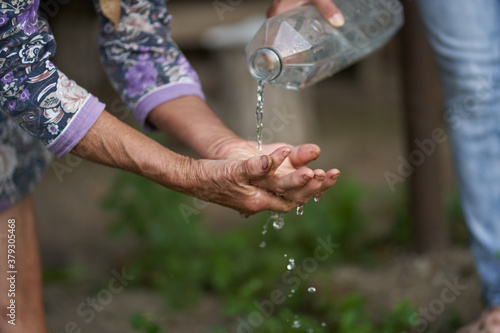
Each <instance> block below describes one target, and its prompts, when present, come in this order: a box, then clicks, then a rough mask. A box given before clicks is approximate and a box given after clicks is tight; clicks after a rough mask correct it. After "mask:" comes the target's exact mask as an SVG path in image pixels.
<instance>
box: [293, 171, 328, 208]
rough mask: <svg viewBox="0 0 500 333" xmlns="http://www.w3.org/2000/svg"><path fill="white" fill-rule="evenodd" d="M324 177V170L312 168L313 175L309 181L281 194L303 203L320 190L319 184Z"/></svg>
mask: <svg viewBox="0 0 500 333" xmlns="http://www.w3.org/2000/svg"><path fill="white" fill-rule="evenodd" d="M324 179H325V172H324V171H323V170H319V169H318V170H314V177H313V178H312V179H311V180H310V181H308V182H307V183H306V184H305V185H304V186H302V187H301V188H298V189H296V190H292V191H289V192H286V193H285V194H284V195H283V196H284V197H285V198H287V199H288V200H290V201H293V202H296V203H298V204H300V205H303V204H305V203H307V202H308V201H309V199H311V198H312V197H313V196H316V195H317V194H318V193H320V192H321V191H322V190H321V185H322V183H323V180H324Z"/></svg>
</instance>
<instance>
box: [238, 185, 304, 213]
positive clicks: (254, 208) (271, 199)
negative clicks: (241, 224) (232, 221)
mask: <svg viewBox="0 0 500 333" xmlns="http://www.w3.org/2000/svg"><path fill="white" fill-rule="evenodd" d="M295 206H296V204H295V203H293V202H292V201H290V200H287V199H285V198H283V197H280V196H276V195H275V194H274V193H272V192H269V191H266V190H263V189H257V191H256V192H255V194H254V195H253V196H252V197H250V198H248V199H247V200H246V201H245V203H244V204H243V207H244V210H243V211H244V212H245V213H246V214H254V213H256V212H259V211H263V210H269V211H273V212H289V211H291V210H292V209H293V208H295Z"/></svg>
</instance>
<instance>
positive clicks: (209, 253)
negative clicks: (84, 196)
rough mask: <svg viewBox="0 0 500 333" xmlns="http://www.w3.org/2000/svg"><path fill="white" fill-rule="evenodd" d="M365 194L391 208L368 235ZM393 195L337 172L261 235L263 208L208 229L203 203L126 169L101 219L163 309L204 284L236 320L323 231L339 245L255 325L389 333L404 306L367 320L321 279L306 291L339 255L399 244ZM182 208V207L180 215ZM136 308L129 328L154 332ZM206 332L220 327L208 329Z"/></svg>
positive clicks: (350, 298) (372, 254)
mask: <svg viewBox="0 0 500 333" xmlns="http://www.w3.org/2000/svg"><path fill="white" fill-rule="evenodd" d="M344 178H345V177H344ZM375 191H376V190H375ZM374 197H376V198H378V199H379V200H384V205H386V206H387V207H388V209H391V210H392V211H394V215H393V219H392V223H391V225H392V227H391V228H390V229H389V231H388V233H387V234H385V235H382V236H377V237H373V236H371V235H369V233H367V232H366V231H365V230H366V229H367V223H376V222H377V221H376V219H374V218H373V216H370V215H369V213H367V212H366V210H365V209H364V207H366V204H367V202H369V200H372V199H373V198H374ZM402 200H403V201H404V198H403V199H401V198H395V197H391V196H390V195H387V193H385V192H384V193H381V194H377V193H375V192H374V190H373V189H367V188H366V187H365V186H363V185H361V184H359V183H356V182H354V181H350V180H346V179H342V181H339V182H338V184H337V185H335V188H334V190H332V191H330V193H328V194H325V195H324V196H323V197H322V198H321V201H320V202H319V203H310V204H307V205H306V206H305V207H304V209H305V213H304V215H303V216H300V217H299V216H296V215H295V214H293V213H289V214H287V215H286V218H285V226H284V228H283V229H281V230H274V229H273V228H272V227H269V229H268V230H269V231H268V233H267V234H266V235H265V236H263V235H262V227H263V225H264V223H265V222H266V220H267V219H268V217H269V213H260V214H257V215H256V216H254V217H252V218H250V219H249V220H240V219H236V220H235V224H237V225H239V227H238V228H232V229H231V230H230V231H224V232H213V231H210V230H209V229H208V228H207V227H206V226H205V225H204V223H203V221H202V220H203V209H198V208H196V205H194V204H193V200H192V198H189V197H186V196H184V195H181V194H179V193H177V192H174V191H170V190H167V189H164V188H162V187H160V186H157V185H155V184H153V183H151V182H148V181H146V180H143V179H141V178H140V177H137V176H135V175H131V174H126V173H123V174H121V175H120V177H119V178H118V179H117V180H116V182H115V184H114V185H113V187H112V188H111V189H110V191H109V193H108V194H107V196H106V197H105V199H104V201H103V206H104V208H105V209H106V210H108V211H109V212H111V213H112V214H113V216H114V217H115V222H114V223H113V224H112V225H111V227H110V233H111V234H112V235H113V236H120V235H122V234H124V233H132V234H133V235H135V237H136V238H137V240H138V241H139V250H138V252H137V253H136V254H134V256H133V257H132V258H131V259H130V262H129V263H127V267H129V269H130V271H131V274H134V275H136V276H138V278H137V279H136V280H134V281H133V282H134V283H135V284H137V285H141V286H147V287H150V288H153V289H155V290H157V291H158V292H159V293H161V294H162V295H163V296H164V298H165V300H166V302H167V303H168V305H169V306H170V307H173V308H180V309H182V308H189V307H192V306H194V305H195V304H196V302H197V301H198V300H199V298H200V297H202V296H203V294H204V293H207V292H211V293H216V294H217V295H219V296H221V297H222V298H223V299H224V306H223V309H222V312H223V315H226V316H231V317H232V318H234V320H235V323H236V321H237V318H248V315H249V314H251V313H253V312H255V311H257V308H256V305H255V302H257V303H259V302H262V301H264V300H268V299H269V298H270V295H271V293H272V292H273V291H275V290H277V289H279V290H282V292H283V293H284V294H285V295H286V294H288V293H289V292H290V288H291V283H289V281H285V280H283V273H284V272H285V271H286V264H287V263H288V258H295V261H296V263H302V262H303V260H305V259H306V258H308V257H311V256H312V255H313V253H314V252H315V249H316V247H317V246H318V240H317V238H318V237H321V238H323V239H326V238H327V237H330V239H331V241H332V242H333V243H335V244H338V246H337V247H336V248H335V250H334V251H333V252H332V253H331V254H330V255H329V256H328V257H327V258H326V260H324V261H321V262H320V261H318V262H317V263H318V267H317V269H315V270H314V272H311V274H309V275H310V276H311V277H312V278H311V277H308V278H306V279H302V278H300V279H299V280H300V286H299V287H298V288H297V291H296V292H295V293H294V295H293V297H291V298H287V300H286V301H285V302H284V304H281V305H276V306H275V307H274V308H273V311H272V313H271V315H270V316H269V317H266V316H264V317H266V318H265V320H263V323H262V324H261V325H259V327H257V328H256V329H255V330H254V332H255V333H258V332H296V331H297V330H294V329H292V328H291V325H292V323H293V321H294V320H300V322H301V327H302V329H303V331H306V330H307V329H313V330H314V332H317V333H318V332H332V331H334V332H339V333H344V332H345V333H347V332H349V333H350V332H361V333H363V332H367V333H371V332H384V333H391V332H402V331H405V330H409V324H408V318H409V316H410V314H411V313H412V309H411V306H410V305H409V304H407V303H405V302H402V303H400V304H398V306H396V307H395V308H394V309H380V311H379V312H380V313H378V314H377V318H378V319H377V320H376V321H374V320H373V319H370V318H373V317H371V316H368V313H367V310H366V309H365V307H364V303H365V302H364V300H363V298H362V297H361V296H359V295H346V296H344V297H342V298H340V299H339V298H337V297H333V295H335V293H336V291H335V290H333V288H332V287H331V286H330V287H329V284H328V283H323V284H324V285H325V287H324V288H322V289H321V292H317V293H315V294H310V293H308V292H307V290H306V289H307V286H308V284H309V283H310V281H311V280H314V281H320V282H321V280H322V279H323V280H325V281H327V278H328V277H329V276H331V273H332V269H334V267H335V265H336V264H337V263H339V262H343V261H348V262H351V263H352V262H355V263H358V264H363V265H376V264H377V263H378V262H379V261H380V260H384V259H386V258H387V257H388V256H389V255H390V253H392V252H391V251H392V249H393V248H394V247H399V248H400V247H403V248H404V247H406V246H408V244H409V243H410V241H411V228H410V225H409V217H408V214H407V211H406V210H405V209H404V208H402V207H404V205H402V203H401V201H402ZM198 207H199V206H198ZM453 209H455V208H453ZM181 211H184V213H185V212H186V211H187V212H189V213H190V215H189V219H188V220H186V215H185V214H184V215H183V213H182V212H181ZM188 222H189V223H188ZM262 240H265V241H266V243H267V246H266V247H265V248H263V249H262V248H259V246H258V245H259V243H260V242H261V241H262ZM285 253H286V254H287V255H288V257H287V258H285V257H284V254H285ZM323 284H322V285H323ZM138 316H139V317H134V318H135V319H134V320H133V322H134V323H135V324H134V327H135V328H138V329H141V330H143V331H144V332H147V333H153V332H161V331H155V330H156V329H159V328H156V326H154V325H153V326H151V328H150V326H148V325H149V324H147V323H148V321H147V320H146V319H144V318H143V317H141V316H140V315H138ZM295 316H298V317H297V318H295ZM141 318H142V319H141ZM323 322H324V323H325V324H326V325H327V326H326V328H325V327H323V326H321V323H323ZM211 332H214V333H215V332H225V331H224V328H216V327H214V328H213V329H212V331H211Z"/></svg>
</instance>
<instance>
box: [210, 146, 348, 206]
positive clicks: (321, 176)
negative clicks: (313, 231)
mask: <svg viewBox="0 0 500 333" xmlns="http://www.w3.org/2000/svg"><path fill="white" fill-rule="evenodd" d="M256 145H257V144H256V142H254V141H245V140H232V141H228V142H225V143H223V144H221V146H220V147H219V148H218V150H217V152H216V155H215V156H216V158H217V159H219V158H221V159H235V160H245V159H248V158H252V157H253V156H255V155H260V154H270V155H273V154H276V152H278V151H282V150H285V151H290V154H289V155H288V158H285V159H284V161H283V162H282V163H274V164H273V165H272V166H271V169H270V170H269V172H268V173H267V174H266V175H265V176H264V177H259V178H255V179H251V180H250V184H252V185H255V186H258V187H259V188H262V189H265V190H267V191H270V192H273V193H276V194H277V195H278V196H279V197H282V198H284V199H286V200H288V201H291V202H294V203H295V204H300V205H303V204H305V203H306V202H307V201H309V200H310V199H311V198H312V197H319V196H320V195H322V194H323V193H324V192H325V191H326V190H327V189H328V188H330V187H331V186H333V185H334V184H335V182H336V180H337V178H338V176H339V175H340V171H339V170H337V169H330V170H328V171H324V170H322V169H316V170H312V169H310V168H308V167H307V166H306V165H307V164H308V163H309V162H311V161H313V160H315V159H316V158H318V157H319V155H320V154H321V150H320V148H319V147H318V146H317V145H314V144H306V145H301V146H291V145H288V144H284V143H273V144H268V145H263V146H262V151H261V152H257V150H256Z"/></svg>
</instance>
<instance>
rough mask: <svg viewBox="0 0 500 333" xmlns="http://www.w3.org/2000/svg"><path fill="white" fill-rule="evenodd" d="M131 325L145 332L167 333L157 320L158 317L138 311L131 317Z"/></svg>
mask: <svg viewBox="0 0 500 333" xmlns="http://www.w3.org/2000/svg"><path fill="white" fill-rule="evenodd" d="M130 325H131V326H132V328H133V329H135V330H136V331H141V332H144V333H167V332H166V331H164V330H163V329H162V328H161V327H160V325H159V324H158V323H157V322H156V318H155V317H154V316H153V315H150V314H140V313H136V314H134V315H132V316H131V317H130Z"/></svg>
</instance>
